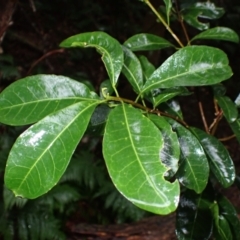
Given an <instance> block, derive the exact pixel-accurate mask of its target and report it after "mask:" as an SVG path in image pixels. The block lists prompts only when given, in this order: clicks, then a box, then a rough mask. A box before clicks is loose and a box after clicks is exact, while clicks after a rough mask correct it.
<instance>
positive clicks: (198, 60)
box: [142, 46, 232, 93]
mask: <svg viewBox="0 0 240 240" xmlns="http://www.w3.org/2000/svg"><path fill="white" fill-rule="evenodd" d="M231 75H232V71H231V68H230V67H229V65H228V58H227V55H226V54H225V53H224V52H223V51H222V50H220V49H217V48H213V47H208V46H188V47H184V48H181V49H180V50H179V51H177V52H176V53H174V54H173V55H172V56H171V57H169V58H168V59H167V60H166V61H165V62H164V63H163V64H162V65H161V66H160V67H159V68H157V69H156V70H155V72H154V73H153V74H152V76H151V77H150V78H149V80H148V81H147V82H146V84H145V85H144V87H143V90H142V93H143V92H149V91H150V90H152V89H156V88H170V87H176V86H203V85H212V84H215V83H219V82H221V81H223V80H226V79H228V78H230V77H231Z"/></svg>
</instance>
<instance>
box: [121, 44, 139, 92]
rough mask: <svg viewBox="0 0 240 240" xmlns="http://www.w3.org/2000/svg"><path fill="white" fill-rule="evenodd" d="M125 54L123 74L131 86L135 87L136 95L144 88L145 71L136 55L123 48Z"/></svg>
mask: <svg viewBox="0 0 240 240" xmlns="http://www.w3.org/2000/svg"><path fill="white" fill-rule="evenodd" d="M123 52H124V64H123V69H122V72H123V74H124V75H125V77H126V78H127V79H128V81H129V82H130V84H131V85H132V86H133V89H134V91H135V92H136V93H139V92H141V89H142V87H143V71H142V67H141V63H140V61H139V60H138V58H137V57H136V55H135V54H134V53H133V52H132V51H131V50H129V49H128V48H126V47H124V46H123Z"/></svg>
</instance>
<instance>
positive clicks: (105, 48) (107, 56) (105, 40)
mask: <svg viewBox="0 0 240 240" xmlns="http://www.w3.org/2000/svg"><path fill="white" fill-rule="evenodd" d="M60 47H64V48H70V47H84V48H87V47H94V48H96V49H97V51H98V52H99V53H100V54H101V55H102V60H103V63H104V65H105V67H106V70H107V72H108V76H109V78H110V80H111V82H112V86H113V87H115V85H116V83H117V80H118V77H119V75H120V73H121V70H122V66H123V51H122V46H121V44H120V43H119V42H118V41H117V40H116V39H114V38H112V37H111V36H109V35H108V34H107V33H104V32H88V33H81V34H77V35H74V36H72V37H69V38H67V39H65V40H64V41H63V42H61V44H60Z"/></svg>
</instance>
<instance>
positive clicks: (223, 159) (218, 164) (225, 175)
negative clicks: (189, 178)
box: [191, 128, 235, 188]
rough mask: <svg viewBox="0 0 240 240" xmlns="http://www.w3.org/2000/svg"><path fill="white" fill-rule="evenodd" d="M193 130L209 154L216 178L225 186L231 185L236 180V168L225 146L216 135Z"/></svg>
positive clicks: (211, 167)
mask: <svg viewBox="0 0 240 240" xmlns="http://www.w3.org/2000/svg"><path fill="white" fill-rule="evenodd" d="M191 131H192V132H193V133H194V134H195V136H196V137H197V138H198V140H199V141H200V143H201V144H202V147H203V149H204V150H205V152H206V154H207V155H208V156H209V165H210V169H211V171H212V172H213V174H214V175H215V177H216V179H217V180H218V181H219V182H220V183H221V185H222V186H223V187H225V188H227V187H229V186H231V185H232V184H233V182H234V180H235V168H234V163H233V161H232V159H231V157H230V155H229V153H228V151H227V149H226V148H225V146H224V145H223V144H222V143H221V142H220V141H218V140H217V139H216V138H215V137H213V136H211V135H209V134H207V133H205V132H204V131H202V130H200V129H197V128H191Z"/></svg>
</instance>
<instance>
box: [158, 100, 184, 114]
mask: <svg viewBox="0 0 240 240" xmlns="http://www.w3.org/2000/svg"><path fill="white" fill-rule="evenodd" d="M161 110H162V111H164V112H166V113H169V114H171V115H173V116H176V117H177V118H180V119H183V114H182V110H181V107H180V104H179V102H178V101H177V100H176V99H170V100H169V101H167V102H164V103H162V104H161Z"/></svg>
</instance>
